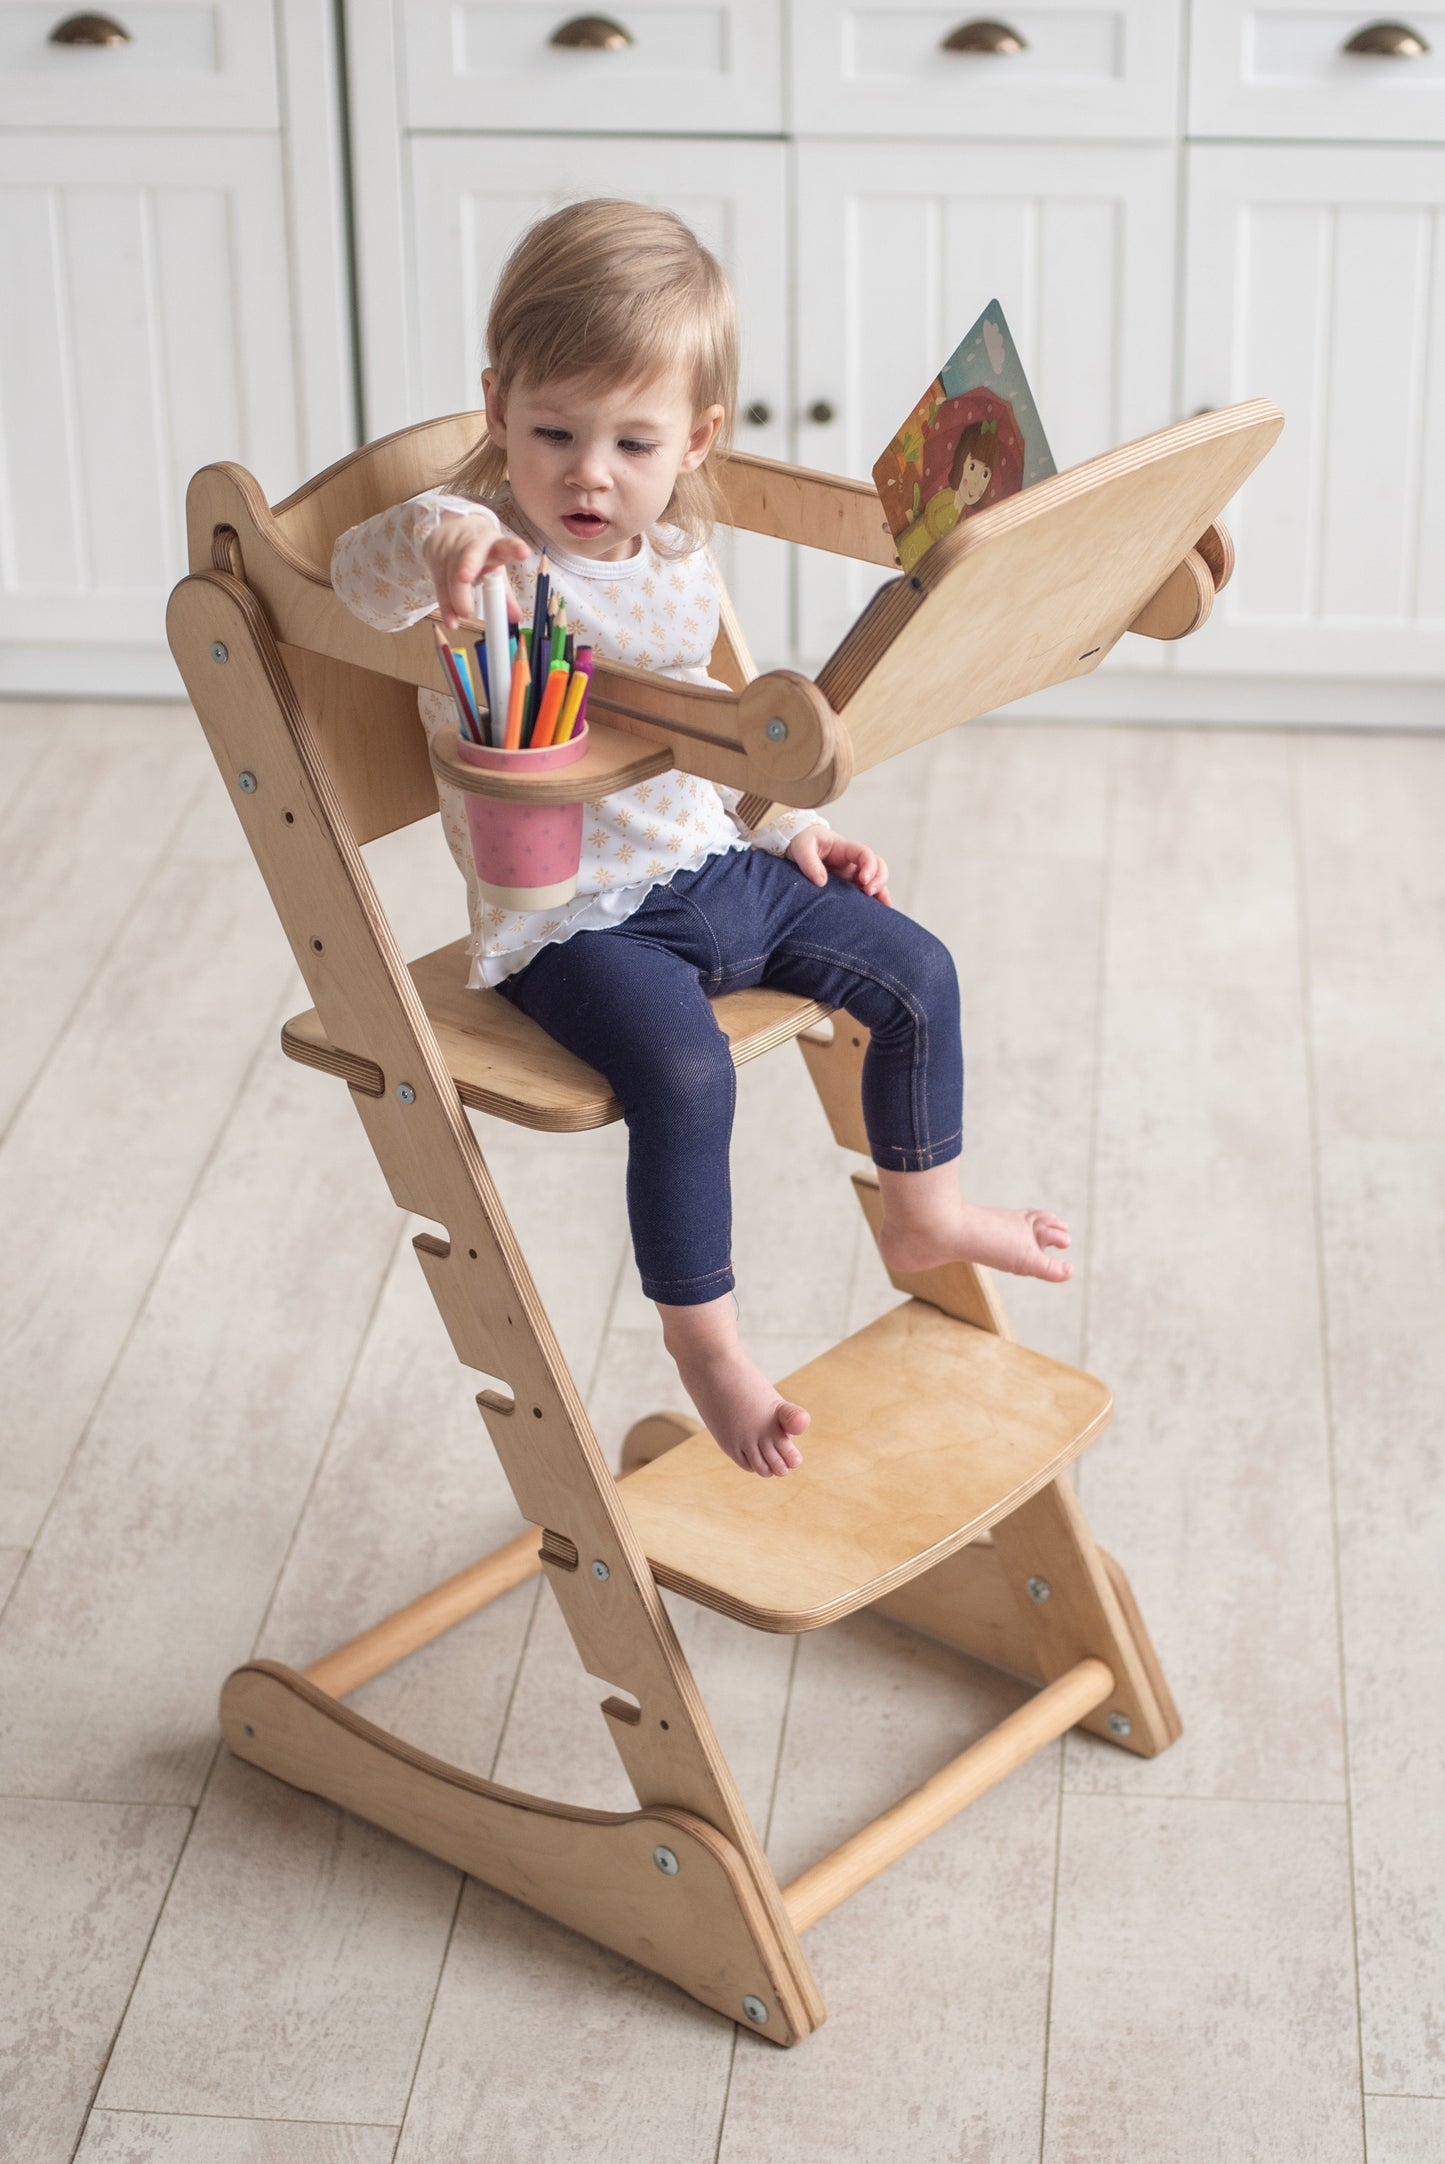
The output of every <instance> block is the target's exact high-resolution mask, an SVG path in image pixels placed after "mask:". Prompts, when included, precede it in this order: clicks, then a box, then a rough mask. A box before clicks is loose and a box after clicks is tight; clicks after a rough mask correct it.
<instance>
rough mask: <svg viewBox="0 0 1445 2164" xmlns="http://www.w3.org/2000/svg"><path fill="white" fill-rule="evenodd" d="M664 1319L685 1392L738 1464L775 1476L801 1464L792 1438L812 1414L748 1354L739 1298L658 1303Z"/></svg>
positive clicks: (667, 1340) (747, 1468) (754, 1471)
mask: <svg viewBox="0 0 1445 2164" xmlns="http://www.w3.org/2000/svg"><path fill="white" fill-rule="evenodd" d="M658 1313H659V1314H660V1315H661V1317H662V1329H663V1336H664V1338H665V1340H666V1342H667V1349H668V1351H669V1352H670V1353H671V1354H672V1357H673V1359H674V1360H675V1361H676V1363H677V1372H678V1374H679V1376H680V1377H681V1378H682V1386H683V1388H684V1390H686V1392H687V1394H688V1396H689V1397H690V1398H691V1399H692V1402H693V1404H694V1405H695V1406H696V1407H697V1409H698V1412H699V1413H700V1414H701V1416H702V1420H703V1424H704V1426H705V1427H706V1428H707V1430H708V1433H709V1434H710V1435H711V1436H712V1437H713V1438H714V1439H715V1441H717V1442H718V1443H719V1444H721V1446H722V1448H723V1450H724V1451H726V1453H727V1455H728V1456H729V1457H730V1458H731V1459H732V1461H733V1463H734V1465H739V1466H741V1467H742V1469H743V1471H744V1472H748V1473H761V1474H763V1475H764V1476H765V1477H768V1478H771V1476H772V1475H773V1474H774V1473H791V1472H792V1471H793V1469H794V1467H795V1466H799V1465H801V1464H802V1462H803V1453H802V1452H801V1451H800V1450H799V1449H798V1447H797V1445H796V1443H795V1442H794V1441H793V1437H794V1436H795V1435H801V1434H802V1433H803V1431H804V1429H805V1428H806V1427H807V1425H808V1422H809V1418H810V1415H809V1414H808V1413H807V1412H806V1411H805V1409H804V1408H803V1407H802V1406H801V1405H793V1404H791V1403H790V1402H789V1401H788V1399H786V1398H784V1397H781V1396H780V1395H779V1393H778V1392H777V1391H776V1390H775V1389H774V1388H773V1385H772V1384H771V1383H770V1382H769V1381H768V1379H767V1377H766V1375H764V1373H763V1371H762V1369H761V1368H760V1367H758V1365H757V1363H756V1362H755V1361H753V1360H750V1359H749V1358H748V1356H747V1354H746V1353H745V1352H744V1350H743V1348H742V1345H741V1344H740V1342H739V1340H738V1334H737V1311H736V1309H735V1307H734V1305H733V1298H732V1294H731V1293H725V1294H724V1295H723V1297H722V1298H721V1299H720V1300H708V1301H705V1302H703V1303H702V1304H700V1305H699V1306H696V1307H663V1306H661V1305H659V1308H658Z"/></svg>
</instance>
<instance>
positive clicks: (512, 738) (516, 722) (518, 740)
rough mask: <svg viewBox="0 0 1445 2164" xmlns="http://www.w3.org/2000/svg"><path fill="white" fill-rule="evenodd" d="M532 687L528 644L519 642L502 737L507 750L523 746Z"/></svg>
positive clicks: (519, 748)
mask: <svg viewBox="0 0 1445 2164" xmlns="http://www.w3.org/2000/svg"><path fill="white" fill-rule="evenodd" d="M531 687H532V670H531V665H530V663H529V662H528V660H527V648H526V644H525V642H524V641H522V640H518V642H517V657H516V660H515V661H514V662H513V664H512V696H511V697H510V699H508V701H507V733H506V735H505V736H504V737H503V739H502V744H503V749H504V750H506V751H520V750H521V748H522V716H523V714H524V712H525V711H526V706H527V693H528V692H529V691H530V689H531Z"/></svg>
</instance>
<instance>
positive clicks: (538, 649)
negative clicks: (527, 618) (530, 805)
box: [522, 556, 552, 743]
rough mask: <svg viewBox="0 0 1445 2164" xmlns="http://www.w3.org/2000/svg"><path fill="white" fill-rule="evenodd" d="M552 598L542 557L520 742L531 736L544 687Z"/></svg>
mask: <svg viewBox="0 0 1445 2164" xmlns="http://www.w3.org/2000/svg"><path fill="white" fill-rule="evenodd" d="M551 597H552V578H551V573H550V571H549V569H548V566H547V559H546V557H545V556H544V557H543V558H542V561H541V562H540V563H539V564H538V566H537V587H536V592H535V593H534V595H533V597H532V647H531V652H530V654H529V656H528V658H529V660H530V661H531V664H532V691H531V696H530V698H529V700H528V704H527V713H526V718H525V720H524V721H523V723H522V741H523V743H526V741H527V739H528V738H529V736H530V735H531V730H532V724H533V722H534V721H535V720H536V718H537V703H538V701H539V700H540V699H541V696H542V692H543V689H544V688H545V687H544V683H543V679H544V678H545V676H546V674H547V664H546V662H545V660H544V659H543V655H542V642H543V640H544V639H545V638H546V635H547V603H548V601H549V600H550V599H551Z"/></svg>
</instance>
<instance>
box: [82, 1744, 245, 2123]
mask: <svg viewBox="0 0 1445 2164" xmlns="http://www.w3.org/2000/svg"><path fill="white" fill-rule="evenodd" d="M214 1763H215V1760H214V1758H213V1759H212V1765H214ZM209 1780H210V1770H209V1769H207V1775H206V1781H207V1782H209ZM204 1788H205V1784H203V1786H202V1793H203V1794H204ZM161 1808H163V1809H168V1810H174V1809H175V1808H177V1806H175V1805H173V1804H171V1805H163V1806H161ZM180 1808H183V1809H189V1811H190V1818H191V1823H190V1825H189V1826H187V1828H186V1831H185V1835H184V1838H183V1839H182V1841H181V1845H180V1847H179V1848H178V1849H177V1850H176V1860H175V1862H174V1863H173V1864H172V1866H171V1868H170V1872H169V1874H168V1876H167V1878H166V1883H165V1887H164V1889H163V1891H162V1893H161V1897H160V1899H159V1901H157V1903H156V1912H155V1915H154V1916H153V1917H152V1918H151V1927H150V1930H149V1931H148V1932H147V1933H146V1938H145V1944H144V1946H143V1947H142V1948H141V1952H140V1959H139V1960H138V1961H137V1963H136V1965H135V1974H134V1975H133V1976H132V1977H131V1980H130V1989H129V1990H128V1991H127V1993H126V1995H125V2003H124V2005H123V2006H122V2007H121V2009H120V2012H119V2014H118V2015H117V2017H116V2022H115V2026H114V2028H113V2029H112V2030H111V2032H110V2041H109V2043H107V2045H106V2047H105V2050H104V2051H103V2052H102V2053H101V2055H100V2059H99V2061H98V2063H97V2065H96V2070H95V2080H94V2081H93V2082H92V2084H91V2088H90V2094H89V2096H88V2097H87V2099H86V2103H85V2109H84V2111H83V2112H82V2113H81V2115H80V2129H79V2132H78V2133H77V2134H76V2137H75V2142H74V2146H73V2147H72V2149H71V2151H70V2157H69V2160H68V2164H75V2158H76V2156H77V2154H78V2153H79V2150H80V2146H81V2144H82V2142H83V2141H84V2140H85V2136H86V2130H87V2128H88V2127H89V2125H90V2119H91V2114H92V2112H93V2111H94V2110H95V2100H96V2098H97V2097H98V2096H99V2094H100V2092H101V2089H102V2087H103V2085H104V2082H105V2077H106V2075H107V2074H108V2073H109V2071H110V2062H111V2060H112V2058H113V2057H114V2056H115V2047H116V2045H117V2044H118V2043H119V2041H120V2033H121V2030H122V2029H123V2028H124V2027H125V2024H126V2016H127V2015H128V2014H129V2012H130V2010H131V2006H132V2003H133V2002H134V1999H135V1995H136V1990H137V1987H138V1986H139V1984H140V1980H141V1977H142V1975H143V1974H144V1973H145V1965H146V1963H147V1961H149V1959H150V1953H151V1948H152V1946H154V1944H155V1937H156V1933H157V1931H159V1929H160V1927H161V1918H162V1917H163V1916H164V1915H165V1912H166V1907H167V1904H168V1903H169V1901H170V1898H171V1893H172V1891H173V1889H174V1887H175V1883H176V1876H177V1874H178V1872H179V1871H180V1868H181V1862H182V1859H183V1858H184V1856H185V1853H186V1851H187V1849H188V1848H189V1847H190V1845H191V1836H192V1835H193V1834H194V1832H195V1830H196V1819H197V1817H198V1815H199V1812H200V1802H199V1799H198V1800H197V1802H196V1803H195V1804H194V1805H189V1806H184V1805H183V1806H181V1807H180ZM105 2108H107V2109H108V2108H109V2107H108V2106H107V2107H105Z"/></svg>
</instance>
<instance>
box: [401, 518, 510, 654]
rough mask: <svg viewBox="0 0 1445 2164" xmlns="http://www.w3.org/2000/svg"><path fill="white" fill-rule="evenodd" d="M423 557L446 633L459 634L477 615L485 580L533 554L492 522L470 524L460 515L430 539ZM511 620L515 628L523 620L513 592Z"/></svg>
mask: <svg viewBox="0 0 1445 2164" xmlns="http://www.w3.org/2000/svg"><path fill="white" fill-rule="evenodd" d="M421 553H422V561H423V562H424V563H425V565H426V567H427V569H428V571H430V573H431V575H432V584H433V585H434V586H435V588H436V593H437V613H438V615H439V616H440V617H441V625H442V629H443V631H455V630H456V627H457V624H458V622H459V620H460V619H461V618H462V617H463V616H472V615H474V614H475V612H476V605H477V601H476V592H475V589H476V587H477V584H478V582H479V581H480V579H481V577H482V574H483V573H484V572H486V571H495V570H496V569H497V568H498V566H499V565H501V564H508V563H521V562H522V561H523V560H524V558H526V557H528V556H530V555H531V553H532V552H531V550H530V549H529V548H528V546H527V544H526V542H525V541H521V540H519V539H518V538H517V537H516V535H515V534H501V533H498V531H497V529H496V526H495V524H494V522H493V521H492V520H491V519H489V518H467V517H464V516H463V515H462V514H461V513H460V512H454V513H449V514H446V515H444V516H443V518H442V522H441V524H440V525H439V526H438V527H437V528H436V530H435V531H434V532H433V533H429V534H428V535H427V537H426V539H425V541H423V543H422V545H421ZM507 615H508V617H509V618H510V619H511V621H512V622H513V623H515V622H516V621H517V619H518V618H519V616H520V615H521V611H520V609H519V608H518V607H517V602H516V597H515V596H514V595H513V593H512V591H511V588H510V587H509V588H508V589H507Z"/></svg>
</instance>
